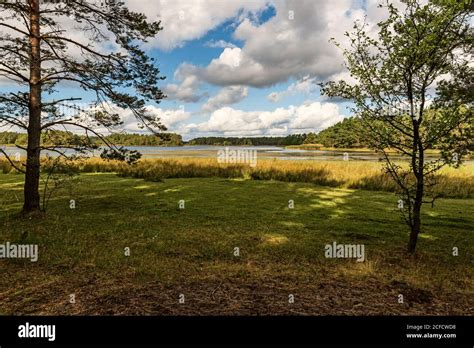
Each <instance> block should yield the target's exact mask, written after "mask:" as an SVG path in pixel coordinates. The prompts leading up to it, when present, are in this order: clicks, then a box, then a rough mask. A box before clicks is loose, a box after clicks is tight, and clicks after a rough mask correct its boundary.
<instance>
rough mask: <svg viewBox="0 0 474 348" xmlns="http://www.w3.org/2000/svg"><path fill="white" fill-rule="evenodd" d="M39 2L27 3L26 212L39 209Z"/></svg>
mask: <svg viewBox="0 0 474 348" xmlns="http://www.w3.org/2000/svg"><path fill="white" fill-rule="evenodd" d="M39 1H40V0H29V5H30V11H31V12H30V30H31V33H30V40H29V41H30V61H31V64H30V95H29V105H28V108H29V122H28V146H27V159H26V174H25V186H24V205H23V211H24V212H25V213H30V212H35V211H39V210H40V194H39V180H40V139H41V51H40V20H39Z"/></svg>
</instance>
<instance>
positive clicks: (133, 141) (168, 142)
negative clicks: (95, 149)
mask: <svg viewBox="0 0 474 348" xmlns="http://www.w3.org/2000/svg"><path fill="white" fill-rule="evenodd" d="M89 139H90V142H92V144H94V145H99V146H100V145H103V141H102V140H101V139H99V138H98V137H96V136H91V137H89ZM104 139H105V140H106V141H107V142H109V143H112V144H115V145H122V146H181V145H183V139H182V137H181V135H179V134H175V133H165V134H161V135H148V134H122V133H115V134H111V135H108V136H105V137H104ZM85 140H86V138H85V136H81V135H78V134H72V133H69V132H64V131H49V132H45V133H43V134H42V135H41V143H42V144H43V145H80V144H81V143H83V142H84V141H85ZM26 143H27V135H26V133H15V132H0V144H2V145H13V144H17V145H20V146H21V145H26Z"/></svg>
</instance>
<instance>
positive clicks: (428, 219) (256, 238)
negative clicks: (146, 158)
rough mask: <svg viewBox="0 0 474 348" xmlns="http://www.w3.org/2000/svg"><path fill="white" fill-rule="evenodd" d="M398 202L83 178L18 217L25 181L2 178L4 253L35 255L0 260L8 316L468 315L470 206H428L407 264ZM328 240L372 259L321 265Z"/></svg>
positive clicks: (358, 195) (0, 239)
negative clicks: (34, 250)
mask: <svg viewBox="0 0 474 348" xmlns="http://www.w3.org/2000/svg"><path fill="white" fill-rule="evenodd" d="M71 199H73V200H75V201H76V209H70V207H69V201H70V200H71ZM397 199H398V198H397V197H396V196H395V195H394V194H390V193H382V192H373V191H363V190H348V189H335V188H328V187H318V186H314V185H312V184H298V183H282V182H274V181H252V180H228V179H220V178H215V179H208V178H206V179H169V180H166V181H164V182H158V183H157V182H146V181H143V180H137V179H128V178H119V177H116V176H115V175H113V174H83V175H81V176H80V179H79V182H78V183H76V184H75V185H74V186H73V187H72V188H69V189H64V190H62V191H59V192H57V193H56V194H55V195H54V196H53V198H52V199H51V201H50V203H49V210H48V213H47V214H46V215H45V216H42V217H34V218H29V219H24V218H21V217H20V216H19V214H18V212H19V210H20V209H21V200H22V176H20V175H0V214H1V215H0V244H1V243H5V242H7V241H10V242H11V243H17V244H38V245H39V260H38V262H36V263H32V262H30V261H26V260H11V259H8V260H7V259H0V267H1V269H2V276H1V277H0V313H1V314H157V315H160V314H369V315H370V314H467V313H471V314H472V307H473V305H474V301H473V298H474V296H473V295H474V291H473V279H472V274H473V263H472V255H473V251H474V236H473V231H474V214H472V213H473V212H474V200H472V199H471V200H465V199H442V200H439V201H437V203H436V206H435V207H434V208H431V207H430V206H428V205H427V206H425V207H424V216H423V222H424V233H423V234H422V235H421V236H420V240H419V245H418V252H417V254H416V256H415V257H408V256H407V255H406V254H405V253H404V250H405V245H406V242H407V238H408V235H407V227H406V226H405V225H404V223H403V222H402V220H401V216H400V214H399V212H398V211H397V209H396V208H397V207H396V206H397ZM180 200H184V201H185V209H179V208H178V202H179V201H180ZM289 200H294V202H295V207H294V209H289V208H288V201H289ZM333 241H336V242H338V243H349V244H364V245H365V253H366V259H367V260H366V261H365V262H363V263H357V262H356V261H355V260H353V259H349V260H348V259H326V258H325V256H324V246H325V245H326V244H331V243H332V242H333ZM455 246H456V247H458V248H459V256H453V255H452V248H453V247H455ZM126 247H128V248H130V251H131V255H130V256H129V257H127V256H125V255H124V248H126ZM236 247H237V248H239V250H240V256H234V251H235V249H234V248H236ZM70 294H75V296H76V303H75V304H71V303H69V299H70V297H69V295H70ZM180 294H184V298H185V303H184V304H180V303H179V302H178V299H179V296H180ZM290 294H293V295H294V296H295V303H289V302H288V296H289V295H290ZM400 294H402V295H403V296H404V303H399V302H398V299H399V298H398V295H400Z"/></svg>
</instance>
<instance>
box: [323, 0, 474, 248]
mask: <svg viewBox="0 0 474 348" xmlns="http://www.w3.org/2000/svg"><path fill="white" fill-rule="evenodd" d="M381 6H382V7H384V8H386V9H387V10H388V17H387V19H386V20H383V21H381V22H380V23H378V27H379V29H380V30H379V33H378V37H376V38H374V37H371V36H370V35H369V34H368V30H367V24H366V23H358V22H356V24H355V25H354V31H353V32H352V33H347V34H346V35H347V37H348V38H349V40H350V43H351V47H350V48H348V49H344V54H345V58H346V66H347V68H348V70H349V72H350V73H351V75H352V76H353V77H354V79H355V80H356V81H357V82H356V83H355V84H349V83H347V82H345V81H339V82H328V83H325V84H322V91H323V93H325V94H326V95H328V96H330V97H335V96H339V97H343V98H347V99H350V100H352V101H353V102H354V105H355V106H354V108H353V111H354V113H355V114H357V115H358V116H359V117H360V118H361V120H362V122H363V124H364V129H366V130H367V131H368V133H369V134H370V142H371V146H372V147H373V148H374V149H376V150H377V151H378V152H380V153H381V155H382V157H383V159H384V160H385V164H386V170H387V172H388V173H389V174H390V175H391V176H392V178H393V179H394V180H395V181H396V183H397V184H398V186H399V188H400V195H401V203H402V204H400V208H401V210H402V212H403V216H404V218H405V221H406V223H407V224H408V226H409V227H410V237H409V243H408V251H409V252H411V253H413V252H414V251H415V249H416V244H417V239H418V235H419V233H420V231H421V208H422V204H423V203H425V202H428V201H429V199H430V198H431V201H429V202H431V203H432V202H433V200H434V199H435V198H436V197H433V194H432V193H431V192H430V188H432V186H433V185H435V183H436V182H435V179H436V177H435V175H434V174H435V173H436V172H437V171H438V170H439V169H440V168H442V167H443V166H445V165H453V166H459V165H460V164H461V161H462V159H463V156H465V155H466V153H467V151H468V150H467V149H468V147H469V144H470V143H471V141H472V140H471V139H472V103H473V98H472V96H473V92H472V91H473V88H472V81H473V68H472V64H471V63H472V60H471V59H470V58H469V54H470V53H472V49H473V35H472V34H473V31H472V27H471V25H470V23H471V20H472V4H471V2H470V1H469V2H458V1H432V2H429V3H427V4H421V1H417V0H406V1H404V6H403V8H402V9H398V8H397V7H395V6H394V5H393V4H391V3H390V2H388V1H387V2H386V3H385V4H384V5H381ZM433 92H436V93H434V96H433V97H432V98H431V99H430V94H431V93H433ZM388 148H390V149H395V150H397V151H398V152H399V154H402V155H403V156H405V157H406V158H408V160H409V165H408V166H406V165H403V164H400V163H396V162H395V161H394V159H393V158H392V157H391V155H390V154H389V153H388V152H387V151H386V150H387V149H388ZM433 148H438V149H440V150H441V157H440V158H438V159H436V160H427V159H426V158H425V152H426V150H429V149H433Z"/></svg>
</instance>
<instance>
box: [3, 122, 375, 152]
mask: <svg viewBox="0 0 474 348" xmlns="http://www.w3.org/2000/svg"><path fill="white" fill-rule="evenodd" d="M359 127H360V120H359V119H356V118H346V119H344V120H343V121H342V122H339V123H337V124H335V125H334V126H331V127H329V128H327V129H325V130H323V131H321V132H319V133H317V134H316V133H308V134H292V135H288V136H285V137H243V138H238V137H199V138H195V139H192V140H190V141H189V142H187V143H186V142H183V139H182V137H181V135H179V134H175V133H167V134H164V135H160V136H157V135H144V134H122V133H116V134H111V135H108V136H106V137H104V138H105V139H106V140H107V141H108V142H110V143H113V144H116V145H122V146H181V145H184V144H187V145H218V146H240V145H251V146H262V145H266V146H290V145H302V144H321V145H322V146H325V147H335V148H351V147H353V148H355V147H366V146H367V145H368V144H367V142H365V141H364V140H363V139H362V137H361V132H360V129H359ZM84 139H85V138H84V136H81V135H77V134H72V133H68V132H64V131H49V132H46V133H43V134H42V144H43V145H53V144H54V145H66V144H69V145H71V144H72V145H74V144H75V145H77V144H80V143H81V142H82V141H84ZM90 140H91V141H92V142H93V143H94V144H96V145H101V144H102V141H101V140H100V139H99V138H98V137H94V136H91V137H90ZM26 143H27V135H26V134H25V133H14V132H0V144H2V145H5V144H18V145H25V144H26Z"/></svg>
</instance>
